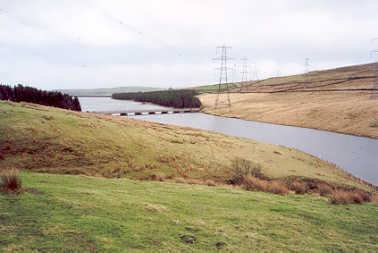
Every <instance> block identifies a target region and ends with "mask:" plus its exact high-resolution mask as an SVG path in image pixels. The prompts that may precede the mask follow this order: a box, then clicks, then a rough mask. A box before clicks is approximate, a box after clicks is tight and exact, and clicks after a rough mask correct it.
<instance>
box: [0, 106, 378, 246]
mask: <svg viewBox="0 0 378 253" xmlns="http://www.w3.org/2000/svg"><path fill="white" fill-rule="evenodd" d="M0 118H1V121H0V133H1V135H0V168H1V170H0V172H2V171H3V170H5V169H6V168H18V169H20V170H22V172H21V175H20V177H21V181H22V190H21V191H20V193H19V194H12V193H4V192H1V191H2V189H3V188H2V187H0V251H1V252H219V251H220V252H251V251H253V252H256V251H257V252H270V251H279V252H304V251H305V252H324V251H328V252H348V251H350V252H356V251H359V252H361V251H363V252H376V251H377V250H378V245H377V243H376V241H377V240H378V233H377V231H378V222H377V216H378V205H377V203H376V195H373V202H372V203H364V204H360V205H357V204H349V205H333V204H331V203H330V200H329V197H321V196H320V195H319V194H318V193H311V194H294V192H293V191H292V192H290V193H288V194H285V195H277V194H271V193H264V192H258V191H247V190H245V189H243V188H242V187H240V186H237V185H230V184H227V180H228V179H229V178H230V175H231V174H230V171H231V169H232V166H233V165H232V164H233V162H234V161H235V160H238V159H244V160H246V161H250V162H253V164H258V165H259V166H261V171H262V173H264V176H267V177H270V178H272V180H273V179H274V180H284V179H287V178H289V177H290V178H291V177H293V176H294V177H296V178H297V177H300V178H306V179H310V180H314V179H319V180H322V181H323V182H327V183H328V184H331V185H332V186H337V187H346V188H347V187H349V188H350V187H355V188H359V191H361V189H363V190H367V191H370V192H373V191H375V190H376V189H375V188H374V187H372V186H371V185H368V184H365V183H364V182H362V181H360V180H358V179H356V178H354V177H352V176H350V175H348V174H347V173H345V172H343V171H342V170H340V169H338V168H337V167H336V166H334V165H332V164H329V163H327V162H324V161H322V160H320V159H318V158H315V157H313V156H310V155H308V154H305V153H303V152H300V151H297V150H294V149H289V148H285V147H281V146H275V145H269V144H264V143H258V142H254V141H249V140H245V139H241V138H234V137H227V136H224V135H221V134H217V133H211V132H205V131H199V130H194V129H190V128H180V127H174V126H166V125H161V124H156V123H149V122H143V121H137V120H132V119H127V118H117V117H108V116H100V115H96V114H90V113H79V112H73V111H67V110H62V109H58V108H49V107H45V106H39V105H34V104H28V103H13V102H0ZM356 191H357V190H356Z"/></svg>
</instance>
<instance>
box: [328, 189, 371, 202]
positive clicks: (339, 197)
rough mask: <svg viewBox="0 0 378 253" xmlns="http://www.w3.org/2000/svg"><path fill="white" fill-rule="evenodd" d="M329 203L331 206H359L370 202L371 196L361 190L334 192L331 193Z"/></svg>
mask: <svg viewBox="0 0 378 253" xmlns="http://www.w3.org/2000/svg"><path fill="white" fill-rule="evenodd" d="M330 201H331V203H332V204H343V205H345V204H361V203H363V202H370V201H371V195H370V194H369V193H367V192H364V191H362V190H354V191H344V190H336V191H334V192H333V193H332V195H331V198H330Z"/></svg>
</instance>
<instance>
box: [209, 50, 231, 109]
mask: <svg viewBox="0 0 378 253" xmlns="http://www.w3.org/2000/svg"><path fill="white" fill-rule="evenodd" d="M230 51H231V47H229V46H226V45H223V46H218V47H217V48H216V54H217V56H218V55H219V57H216V58H214V59H213V60H216V61H219V62H220V66H219V68H218V70H219V83H218V92H217V97H216V99H215V108H217V107H218V104H219V97H220V94H221V92H222V86H224V87H225V89H226V93H227V105H228V107H231V100H230V87H229V83H228V71H229V70H230V69H232V68H229V67H228V65H227V64H228V62H229V61H230V60H232V58H230V57H229V56H228V55H229V52H230Z"/></svg>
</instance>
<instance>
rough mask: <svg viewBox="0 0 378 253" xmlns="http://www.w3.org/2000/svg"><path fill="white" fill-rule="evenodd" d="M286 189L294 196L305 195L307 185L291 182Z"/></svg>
mask: <svg viewBox="0 0 378 253" xmlns="http://www.w3.org/2000/svg"><path fill="white" fill-rule="evenodd" d="M288 187H289V189H290V190H292V191H294V192H295V193H296V194H305V193H306V192H307V185H306V184H305V183H304V182H300V181H293V182H290V183H288Z"/></svg>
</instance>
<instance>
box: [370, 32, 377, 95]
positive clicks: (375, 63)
mask: <svg viewBox="0 0 378 253" xmlns="http://www.w3.org/2000/svg"><path fill="white" fill-rule="evenodd" d="M372 44H373V49H372V50H371V51H370V57H371V58H372V59H373V65H372V70H373V73H374V75H375V78H374V80H373V86H372V88H373V89H375V91H374V90H373V91H372V95H371V98H374V99H378V48H376V47H377V46H378V38H374V39H372Z"/></svg>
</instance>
